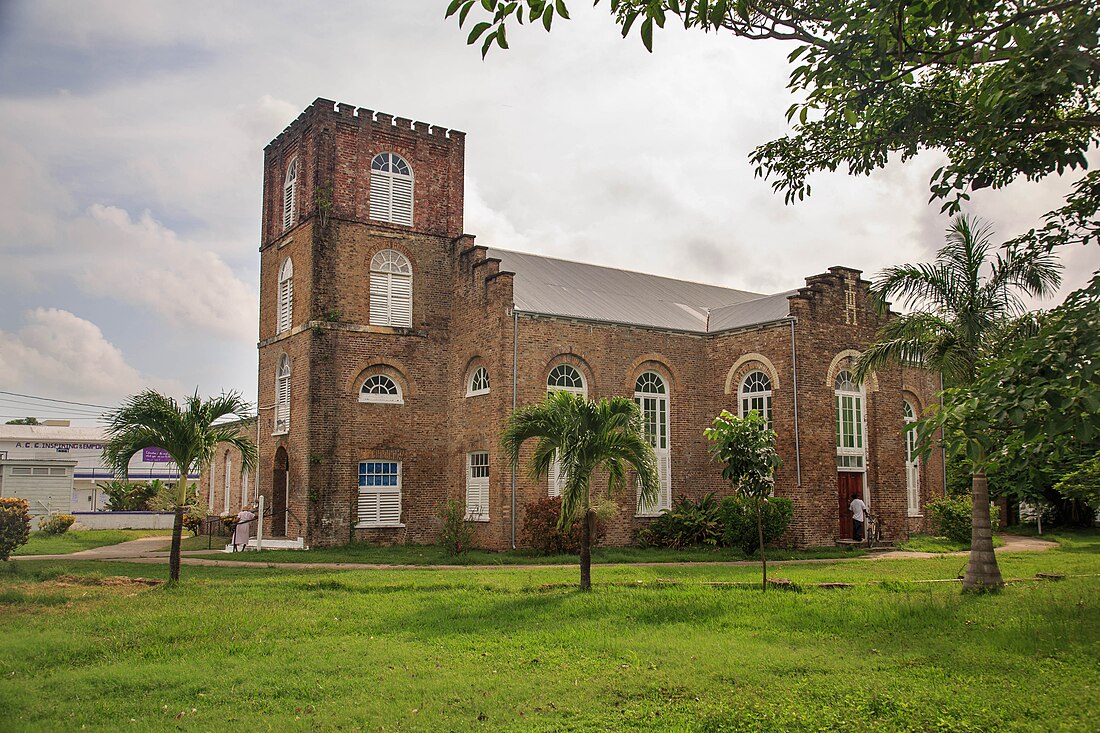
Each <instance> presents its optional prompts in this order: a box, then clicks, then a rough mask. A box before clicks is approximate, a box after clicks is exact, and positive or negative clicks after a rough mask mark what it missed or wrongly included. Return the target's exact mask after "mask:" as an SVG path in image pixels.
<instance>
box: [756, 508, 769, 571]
mask: <svg viewBox="0 0 1100 733" xmlns="http://www.w3.org/2000/svg"><path fill="white" fill-rule="evenodd" d="M756 534H757V536H758V537H759V538H760V568H761V570H762V571H763V578H762V580H761V581H760V590H761V591H763V592H767V590H768V557H767V555H765V554H764V510H763V505H762V504H761V502H760V499H757V500H756Z"/></svg>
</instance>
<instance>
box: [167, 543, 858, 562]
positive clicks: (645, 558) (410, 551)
mask: <svg viewBox="0 0 1100 733" xmlns="http://www.w3.org/2000/svg"><path fill="white" fill-rule="evenodd" d="M219 540H220V541H219ZM207 544H208V539H207V538H206V537H188V538H185V539H184V541H183V549H185V550H205V549H206V548H207ZM210 545H211V547H213V548H214V549H222V548H224V547H225V538H218V537H215V538H214V541H213V542H212V543H210ZM167 547H168V543H167V542H166V543H165V548H167ZM865 554H866V551H864V550H859V549H845V548H842V547H819V548H812V549H808V550H781V549H775V548H772V549H769V550H768V559H769V560H808V559H821V558H826V559H831V558H838V557H859V556H861V555H865ZM217 559H219V560H233V561H238V562H243V561H251V562H255V561H263V562H271V563H286V562H324V563H364V564H370V565H576V564H577V556H576V555H539V554H536V553H534V552H530V551H527V550H512V551H509V552H489V551H487V550H470V551H469V552H465V553H463V554H461V555H457V556H452V555H448V554H446V553H445V552H444V551H443V548H442V547H440V546H439V545H395V546H388V547H387V546H381V545H369V544H366V543H357V544H351V545H342V546H340V547H324V548H318V549H315V550H262V551H260V552H238V553H234V554H230V555H225V556H221V555H219V556H218V558H217ZM746 559H749V560H752V559H757V558H754V557H746V556H745V554H744V553H742V552H741V551H740V550H735V549H729V548H723V549H720V550H708V549H702V548H692V549H686V550H668V549H660V548H639V547H605V548H596V549H595V550H593V551H592V562H593V563H595V564H618V563H647V562H659V563H675V562H730V561H740V560H746Z"/></svg>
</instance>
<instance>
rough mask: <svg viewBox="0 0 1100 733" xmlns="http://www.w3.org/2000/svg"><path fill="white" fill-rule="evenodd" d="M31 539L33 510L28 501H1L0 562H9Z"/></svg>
mask: <svg viewBox="0 0 1100 733" xmlns="http://www.w3.org/2000/svg"><path fill="white" fill-rule="evenodd" d="M30 538H31V510H30V505H29V504H28V503H27V500H26V499H0V560H3V561H5V562H6V561H7V559H8V558H9V557H11V554H12V553H13V552H15V551H16V549H18V548H19V547H22V546H23V545H25V544H27V540H29V539H30Z"/></svg>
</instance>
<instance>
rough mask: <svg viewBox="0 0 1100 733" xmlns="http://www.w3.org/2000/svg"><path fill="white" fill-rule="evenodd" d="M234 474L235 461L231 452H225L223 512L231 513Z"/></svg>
mask: <svg viewBox="0 0 1100 733" xmlns="http://www.w3.org/2000/svg"><path fill="white" fill-rule="evenodd" d="M232 474H233V459H232V458H231V457H230V455H229V451H226V452H225V503H224V504H223V506H224V507H225V508H224V509H223V511H226V512H228V511H229V489H230V487H231V486H232V482H231V477H232Z"/></svg>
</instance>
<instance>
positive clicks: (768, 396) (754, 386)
mask: <svg viewBox="0 0 1100 733" xmlns="http://www.w3.org/2000/svg"><path fill="white" fill-rule="evenodd" d="M737 396H738V400H737V402H738V406H739V408H740V415H739V416H740V417H745V416H746V415H748V414H749V413H750V412H751V411H753V410H756V411H757V412H758V413H760V416H761V417H763V418H764V419H765V420H767V421H768V428H769V429H770V428H771V426H772V380H771V377H769V376H768V375H767V374H765V373H764V372H761V371H754V372H749V373H748V374H746V375H745V378H744V379H742V380H741V387H740V389H739V390H738V394H737Z"/></svg>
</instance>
